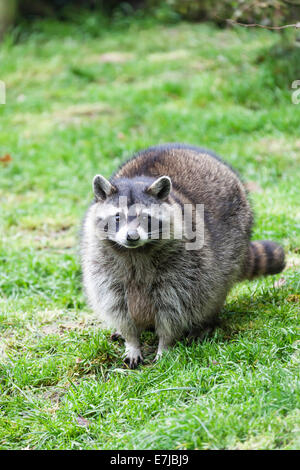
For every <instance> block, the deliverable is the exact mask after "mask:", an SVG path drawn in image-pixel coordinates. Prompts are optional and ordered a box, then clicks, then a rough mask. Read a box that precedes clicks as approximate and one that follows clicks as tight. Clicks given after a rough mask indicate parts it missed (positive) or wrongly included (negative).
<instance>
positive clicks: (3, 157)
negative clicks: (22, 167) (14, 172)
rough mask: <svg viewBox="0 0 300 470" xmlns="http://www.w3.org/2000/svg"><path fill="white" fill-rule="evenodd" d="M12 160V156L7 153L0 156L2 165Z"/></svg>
mask: <svg viewBox="0 0 300 470" xmlns="http://www.w3.org/2000/svg"><path fill="white" fill-rule="evenodd" d="M11 161H12V157H11V156H10V155H9V153H7V154H5V155H3V156H2V157H0V162H1V163H3V164H4V165H7V164H8V163H10V162H11Z"/></svg>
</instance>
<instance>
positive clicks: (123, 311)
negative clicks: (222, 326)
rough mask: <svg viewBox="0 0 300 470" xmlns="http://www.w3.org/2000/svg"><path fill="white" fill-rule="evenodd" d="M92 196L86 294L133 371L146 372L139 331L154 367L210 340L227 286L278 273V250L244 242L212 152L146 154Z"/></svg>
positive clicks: (84, 245) (230, 176)
mask: <svg viewBox="0 0 300 470" xmlns="http://www.w3.org/2000/svg"><path fill="white" fill-rule="evenodd" d="M93 191H94V201H93V202H92V204H91V206H90V207H89V209H88V210H87V213H86V216H85V218H84V222H83V229H82V239H81V260H82V271H83V284H84V287H85V291H86V294H87V298H88V301H89V303H90V306H91V307H92V309H93V310H94V311H95V312H96V313H97V314H98V315H99V316H100V317H101V318H102V319H103V320H104V322H105V323H106V324H107V325H108V326H109V327H111V328H113V329H115V330H116V333H115V335H114V337H117V336H119V335H121V336H122V337H123V338H124V340H125V363H126V364H127V365H128V366H129V367H130V368H135V367H137V365H138V364H139V363H141V362H143V357H142V352H141V345H140V335H141V332H142V331H143V330H146V329H154V330H155V332H156V334H157V335H158V339H159V343H158V350H157V355H156V359H158V358H159V357H160V356H161V355H162V353H163V351H165V350H166V349H167V348H168V347H169V346H171V345H172V344H173V343H174V341H176V340H178V339H180V338H183V337H185V336H189V337H202V336H203V335H204V334H206V333H208V332H209V331H211V330H212V329H213V327H214V325H215V323H216V321H217V319H218V314H219V312H220V310H221V309H222V306H223V304H224V302H225V299H226V296H227V294H228V292H229V290H230V288H231V287H232V286H233V284H234V283H236V282H238V281H241V280H244V279H250V280H251V279H253V278H255V277H256V276H260V275H267V274H276V273H279V272H280V271H282V269H283V268H284V264H285V263H284V251H283V249H282V247H281V246H279V245H277V244H276V243H274V242H271V241H253V242H251V241H250V237H251V228H252V223H253V216H252V210H251V207H250V204H249V202H248V200H247V193H246V189H245V187H244V185H243V183H242V182H241V181H240V179H239V177H238V175H237V173H236V172H235V171H234V170H233V169H232V168H231V167H230V166H229V165H227V164H226V163H225V162H223V161H222V160H221V159H220V158H219V157H218V156H217V155H215V154H214V153H213V152H211V151H208V150H205V149H202V148H198V147H194V146H189V145H184V144H166V145H161V146H155V147H150V148H148V149H146V150H144V151H141V152H139V153H137V154H136V155H134V156H133V158H132V159H130V160H129V161H127V162H126V163H125V164H123V165H122V166H121V167H120V168H119V170H118V171H117V172H116V173H115V174H114V175H113V176H112V177H111V178H110V180H109V181H108V180H107V179H106V178H104V177H103V176H101V175H96V176H95V178H94V180H93ZM120 201H122V203H120ZM198 207H199V208H200V209H202V210H200V209H199V210H198ZM152 208H154V209H156V211H155V210H152ZM186 208H189V211H188V212H189V217H187V221H188V222H186V221H185V222H184V223H182V224H181V227H183V228H185V226H186V225H188V224H189V225H190V230H183V231H181V232H180V231H179V232H180V235H181V236H179V235H178V233H176V231H177V232H178V230H177V229H178V225H179V226H180V220H182V219H183V216H184V213H185V210H186ZM198 213H199V217H198V219H197V216H198ZM163 226H165V227H167V230H163ZM182 232H183V233H182ZM197 240H198V243H196V242H197Z"/></svg>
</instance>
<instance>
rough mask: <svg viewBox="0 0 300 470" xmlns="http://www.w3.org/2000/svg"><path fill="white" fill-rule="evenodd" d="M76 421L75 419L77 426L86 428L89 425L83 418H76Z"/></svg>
mask: <svg viewBox="0 0 300 470" xmlns="http://www.w3.org/2000/svg"><path fill="white" fill-rule="evenodd" d="M76 419H77V423H78V424H79V426H84V427H86V428H88V427H89V426H90V424H91V423H90V422H89V421H88V420H87V419H85V418H83V417H82V416H77V418H76Z"/></svg>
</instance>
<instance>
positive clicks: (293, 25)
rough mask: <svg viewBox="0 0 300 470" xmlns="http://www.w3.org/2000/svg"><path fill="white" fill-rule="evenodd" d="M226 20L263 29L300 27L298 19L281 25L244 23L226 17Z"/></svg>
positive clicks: (230, 22)
mask: <svg viewBox="0 0 300 470" xmlns="http://www.w3.org/2000/svg"><path fill="white" fill-rule="evenodd" d="M226 21H227V23H229V24H236V25H238V26H244V28H255V27H257V28H263V29H276V30H279V29H285V28H295V29H300V21H298V23H294V24H285V25H283V26H265V25H263V24H258V23H250V24H246V23H239V22H238V21H235V20H231V19H227V20H226Z"/></svg>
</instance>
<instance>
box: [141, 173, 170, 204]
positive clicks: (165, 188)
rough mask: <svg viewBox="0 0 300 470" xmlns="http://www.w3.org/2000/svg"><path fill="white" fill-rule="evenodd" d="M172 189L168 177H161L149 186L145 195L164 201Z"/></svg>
mask: <svg viewBox="0 0 300 470" xmlns="http://www.w3.org/2000/svg"><path fill="white" fill-rule="evenodd" d="M171 189H172V182H171V178H169V176H161V177H160V178H158V179H157V180H155V181H154V183H152V184H151V186H149V188H148V189H147V193H149V194H151V195H152V196H155V197H157V198H158V199H166V198H167V197H168V196H169V194H170V192H171Z"/></svg>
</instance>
